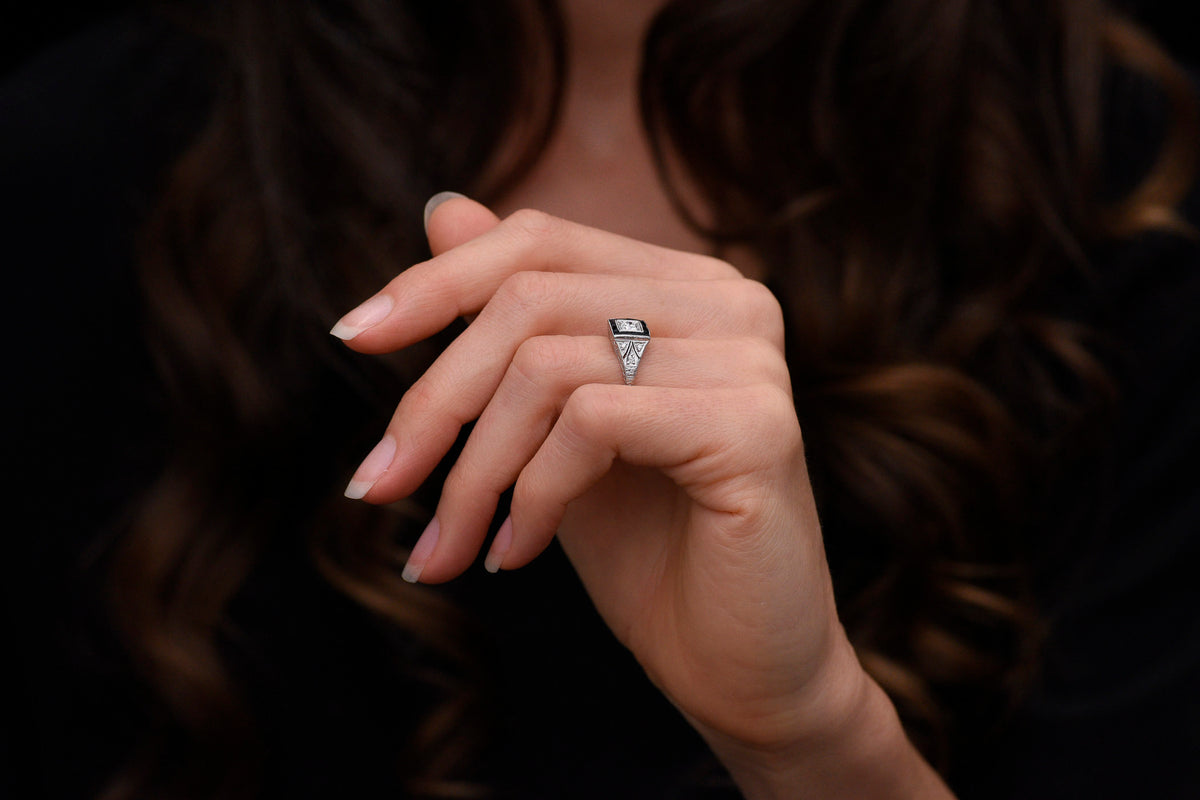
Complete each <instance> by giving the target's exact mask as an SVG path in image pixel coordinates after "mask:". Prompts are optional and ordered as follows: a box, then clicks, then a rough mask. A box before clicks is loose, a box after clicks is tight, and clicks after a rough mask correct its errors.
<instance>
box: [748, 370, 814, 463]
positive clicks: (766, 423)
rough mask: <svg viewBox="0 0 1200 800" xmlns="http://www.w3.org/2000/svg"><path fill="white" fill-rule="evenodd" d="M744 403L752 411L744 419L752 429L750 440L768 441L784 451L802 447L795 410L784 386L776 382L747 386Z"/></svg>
mask: <svg viewBox="0 0 1200 800" xmlns="http://www.w3.org/2000/svg"><path fill="white" fill-rule="evenodd" d="M744 402H745V403H746V407H747V411H748V412H749V413H747V414H745V415H744V416H743V417H742V419H743V420H745V422H746V425H747V427H748V428H750V430H748V431H746V436H747V438H748V439H754V440H758V441H769V442H772V443H774V445H775V446H777V447H781V448H784V449H792V448H795V447H799V446H801V436H800V423H799V422H798V421H797V419H796V407H795V405H794V404H793V403H792V398H791V395H790V394H789V393H788V391H787V390H786V389H785V388H784V387H782V386H779V385H778V384H774V383H759V384H754V385H753V386H748V387H746V397H745V398H744Z"/></svg>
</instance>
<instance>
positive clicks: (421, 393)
mask: <svg viewBox="0 0 1200 800" xmlns="http://www.w3.org/2000/svg"><path fill="white" fill-rule="evenodd" d="M441 403H442V398H441V395H440V393H439V392H438V391H437V389H436V388H435V387H434V386H433V384H432V383H431V382H430V381H429V380H428V379H427V378H420V379H418V380H417V382H416V383H414V384H413V385H412V386H410V387H408V391H407V392H405V393H404V397H403V398H402V399H401V401H400V407H401V409H402V410H403V411H404V412H405V413H406V414H409V415H415V416H421V415H424V414H426V413H428V412H429V411H430V410H431V409H436V408H438V407H439V405H441Z"/></svg>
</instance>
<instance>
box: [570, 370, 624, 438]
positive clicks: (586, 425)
mask: <svg viewBox="0 0 1200 800" xmlns="http://www.w3.org/2000/svg"><path fill="white" fill-rule="evenodd" d="M612 388H613V387H611V386H607V385H602V384H597V383H588V384H584V385H583V386H580V387H579V388H577V389H576V390H575V391H573V392H571V396H570V397H568V398H567V402H566V403H565V404H564V405H563V411H562V415H561V416H560V418H559V419H560V420H561V421H562V423H563V425H564V427H565V432H566V433H568V434H571V435H574V436H577V437H578V438H580V439H587V438H591V437H592V435H593V433H594V432H595V431H596V430H598V429H599V428H601V427H603V426H604V424H605V423H606V421H607V420H609V419H611V418H612V417H613V415H614V413H615V412H616V410H617V407H618V406H619V404H620V400H619V399H618V398H617V397H616V396H615V395H614V393H613V392H612V391H611V389H612Z"/></svg>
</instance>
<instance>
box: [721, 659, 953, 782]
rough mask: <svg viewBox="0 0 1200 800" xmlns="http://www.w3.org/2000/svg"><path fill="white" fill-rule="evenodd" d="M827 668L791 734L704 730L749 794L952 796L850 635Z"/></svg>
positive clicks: (737, 780)
mask: <svg viewBox="0 0 1200 800" xmlns="http://www.w3.org/2000/svg"><path fill="white" fill-rule="evenodd" d="M827 669H828V670H829V672H830V674H828V675H827V676H825V677H824V679H823V680H821V681H815V682H814V685H813V686H812V687H811V688H812V690H813V693H812V696H810V697H808V698H804V699H802V700H801V702H800V703H799V707H800V708H801V711H799V712H798V713H797V715H796V716H797V719H798V720H799V722H798V724H797V725H796V727H795V729H794V730H793V731H791V732H790V733H789V734H788V735H786V736H780V735H778V734H776V735H775V736H774V737H773V738H770V739H767V738H759V739H746V738H739V739H735V738H732V737H728V736H724V735H721V734H717V733H713V732H704V735H705V738H706V739H707V740H708V742H709V745H710V746H711V747H712V748H713V751H714V752H715V753H716V754H717V756H718V757H719V758H720V759H721V760H722V762H724V764H725V766H726V767H727V768H728V769H729V771H730V774H731V775H732V776H733V778H734V780H735V781H736V782H737V784H738V786H739V787H740V788H741V790H742V792H743V794H744V795H745V797H746V798H747V800H783V799H784V798H793V799H794V798H798V797H806V798H855V799H856V800H869V799H870V798H880V799H881V800H882V799H883V798H889V799H890V798H938V800H942V799H943V798H952V794H951V793H950V791H949V789H948V788H946V786H945V784H944V783H943V782H942V780H941V778H940V777H939V776H938V775H937V773H936V772H935V771H934V770H933V768H932V767H930V766H929V764H928V763H927V762H926V761H925V760H924V758H922V756H921V755H920V753H919V752H917V750H916V748H915V747H913V745H912V743H911V742H910V741H909V740H908V737H907V735H906V734H905V732H904V729H903V726H902V725H901V724H900V719H899V717H898V715H897V714H896V710H895V707H894V706H893V705H892V703H891V700H890V699H889V698H888V697H887V695H886V693H884V691H883V690H882V689H881V688H880V687H879V685H878V684H876V683H875V681H874V680H872V679H871V678H870V676H868V675H867V674H866V672H864V671H863V669H862V667H861V666H860V665H859V663H858V659H857V657H855V655H854V653H853V650H852V649H851V648H850V646H849V644H848V643H846V646H845V651H844V652H842V653H839V654H838V655H837V656H836V657H833V658H831V659H830V663H829V664H828V667H827Z"/></svg>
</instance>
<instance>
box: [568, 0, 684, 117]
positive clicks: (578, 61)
mask: <svg viewBox="0 0 1200 800" xmlns="http://www.w3.org/2000/svg"><path fill="white" fill-rule="evenodd" d="M664 5H666V0H562V3H561V7H562V13H563V24H564V25H565V26H566V34H567V42H568V48H569V53H570V56H569V58H570V62H569V64H568V69H569V71H570V78H569V84H568V91H570V92H577V93H580V94H585V95H591V96H592V97H595V98H610V99H611V98H613V97H614V96H615V95H631V94H632V93H633V87H634V85H635V83H636V81H637V72H638V68H639V62H640V60H641V49H642V40H643V39H644V38H645V35H646V31H647V29H648V28H649V26H650V22H651V20H653V19H654V16H655V14H657V13H658V11H659V9H661V8H662V7H663V6H664Z"/></svg>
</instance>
